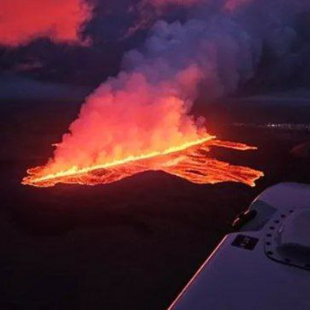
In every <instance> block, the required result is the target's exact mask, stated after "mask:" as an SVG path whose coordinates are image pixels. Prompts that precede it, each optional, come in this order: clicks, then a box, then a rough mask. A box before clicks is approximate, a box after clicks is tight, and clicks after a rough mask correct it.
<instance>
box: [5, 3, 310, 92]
mask: <svg viewBox="0 0 310 310" xmlns="http://www.w3.org/2000/svg"><path fill="white" fill-rule="evenodd" d="M309 7H310V6H309V4H307V2H306V1H301V0H300V1H289V0H286V1H279V0H275V1H265V0H256V1H254V0H252V1H250V0H238V1H237V0H229V1H224V0H221V1H220V0H216V1H215V0H213V1H210V0H190V1H180V0H170V1H161V0H153V1H150V0H149V1H147V0H144V1H132V0H117V1H101V0H97V1H92V0H84V1H80V0H69V1H66V2H65V3H63V2H62V1H57V0H48V1H44V2H42V1H31V2H28V1H27V2H26V1H18V0H2V1H1V2H0V12H1V13H0V14H1V23H0V46H1V48H0V70H1V75H0V80H1V83H2V85H3V87H2V94H1V93H0V97H1V98H4V97H8V98H10V97H12V98H13V97H14V96H15V95H14V94H16V96H17V95H18V93H23V91H24V90H25V89H26V88H28V90H27V91H26V90H25V96H26V97H27V96H28V95H29V96H30V97H31V98H33V97H35V94H34V93H38V96H39V93H41V92H42V91H41V89H40V86H42V89H43V92H44V89H45V88H46V87H55V91H56V89H58V91H59V92H60V94H64V96H66V95H68V94H69V95H70V94H72V93H71V90H70V87H72V86H79V87H81V88H80V90H79V91H78V90H76V91H77V92H78V93H81V95H82V94H85V92H86V93H87V92H90V91H91V90H92V89H94V88H96V86H97V85H99V84H100V83H101V82H103V81H104V80H105V79H106V78H107V77H109V76H115V75H116V74H117V73H118V72H119V70H120V68H121V66H122V65H121V64H122V60H123V57H124V54H125V53H126V52H128V51H130V50H131V49H136V48H140V47H141V46H143V44H144V42H145V40H146V38H147V37H149V36H151V35H152V28H153V27H154V24H156V23H158V21H160V20H164V21H167V22H168V23H169V24H171V23H174V22H178V21H180V22H181V23H185V22H186V21H188V20H204V21H206V22H208V21H209V20H211V19H212V18H213V19H214V18H218V17H219V16H221V18H222V19H224V18H226V20H231V21H232V22H233V23H237V24H238V25H241V27H242V29H243V31H246V32H248V33H250V35H251V36H252V35H253V33H255V34H256V36H257V38H255V39H256V40H257V44H258V45H260V47H259V48H257V51H254V52H253V55H254V53H256V54H257V56H255V57H258V59H257V63H256V64H255V66H254V67H253V72H252V73H251V75H252V76H251V78H250V79H247V80H246V81H244V82H242V83H239V86H238V89H237V90H242V91H244V90H245V89H246V91H247V92H250V93H254V94H256V93H260V92H268V91H272V90H283V89H286V90H287V88H308V87H309V82H308V80H307V78H306V77H307V75H308V72H309V66H310V65H309V63H310V61H309V36H310V32H309V31H310V30H309V29H310V27H309V14H310V13H309V12H310V8H309ZM202 8H203V10H202ZM8 29H10V30H9V31H8ZM220 31H225V30H220ZM244 52H245V53H247V51H244ZM228 69H229V67H228ZM38 81H40V82H38ZM44 82H46V83H50V85H49V86H48V85H47V86H44V85H40V84H41V83H42V84H43V83H44ZM60 84H66V85H67V87H68V91H67V93H66V91H65V90H64V86H63V85H60ZM248 84H249V85H250V86H249V87H248V86H247V85H248ZM29 85H31V87H28V86H29ZM245 85H246V87H245ZM29 88H30V89H29ZM32 89H33V91H32ZM71 89H72V88H71ZM16 90H17V92H16ZM237 90H235V91H237ZM249 90H250V91H249ZM32 92H33V93H32ZM56 93H57V91H56ZM39 97H40V96H39Z"/></svg>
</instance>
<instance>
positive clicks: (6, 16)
mask: <svg viewBox="0 0 310 310" xmlns="http://www.w3.org/2000/svg"><path fill="white" fill-rule="evenodd" d="M90 17H91V8H90V6H89V4H87V2H84V0H66V1H61V0H44V1H42V0H31V1H20V0H1V1H0V45H5V46H9V47H16V46H19V45H25V44H27V43H29V42H30V41H32V40H34V39H36V38H41V37H48V38H50V39H51V40H52V41H54V42H56V43H60V42H66V43H67V42H69V43H84V42H83V40H82V39H81V37H80V32H81V27H82V25H83V23H84V22H86V21H87V20H88V19H89V18H90Z"/></svg>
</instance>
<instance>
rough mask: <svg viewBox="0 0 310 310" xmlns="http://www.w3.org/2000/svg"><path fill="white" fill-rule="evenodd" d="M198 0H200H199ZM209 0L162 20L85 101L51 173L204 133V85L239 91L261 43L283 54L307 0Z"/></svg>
mask: <svg viewBox="0 0 310 310" xmlns="http://www.w3.org/2000/svg"><path fill="white" fill-rule="evenodd" d="M194 3H195V4H197V2H196V1H194ZM219 3H220V2H219V1H218V2H217V3H216V5H214V1H213V2H212V3H210V1H203V4H200V6H199V5H198V7H197V6H196V8H193V10H190V11H189V18H188V20H187V21H186V22H183V23H181V22H174V23H172V24H168V23H167V22H165V21H163V20H161V21H158V22H157V23H156V24H155V25H154V27H153V28H152V30H151V31H150V35H149V37H148V39H147V40H146V42H145V44H144V45H143V46H142V47H141V48H140V49H138V50H134V51H131V52H129V53H127V54H126V55H125V58H124V64H123V71H122V72H121V73H120V74H119V75H118V76H117V77H116V78H112V79H109V80H108V81H107V82H105V83H103V84H102V85H101V86H99V88H98V89H97V90H96V91H95V92H94V93H93V94H92V95H91V96H90V97H89V98H87V100H86V103H85V104H84V106H83V107H82V110H81V113H80V115H79V118H78V119H77V120H76V121H75V122H73V124H72V125H71V126H70V133H68V134H66V135H65V136H64V137H63V141H62V142H61V143H60V144H58V146H57V149H56V151H55V154H54V158H53V159H52V160H51V161H50V162H49V164H48V165H47V168H48V169H49V172H57V171H59V170H66V169H69V168H71V167H72V166H77V167H85V166H89V165H95V164H102V163H106V162H111V161H114V160H121V159H123V158H127V157H128V156H137V155H139V154H145V153H148V152H152V151H164V150H165V149H167V148H169V147H171V146H177V145H179V144H182V143H184V142H186V141H188V140H193V139H197V138H199V137H200V136H201V135H202V134H204V130H203V129H202V128H201V126H200V125H201V124H200V122H198V123H197V121H195V120H193V118H192V117H190V116H189V112H190V108H191V106H192V104H193V102H194V100H195V99H196V97H197V95H198V93H199V91H201V90H202V91H203V92H204V94H206V95H207V99H208V98H214V97H219V96H222V95H224V94H230V93H233V92H234V91H235V90H236V89H237V87H238V85H240V84H242V83H244V82H245V81H247V80H248V79H249V78H251V77H252V76H253V75H254V74H255V70H256V68H257V66H258V64H259V61H260V57H261V52H262V47H263V44H265V43H266V42H267V44H269V46H270V48H271V49H272V50H274V52H275V53H282V54H285V53H287V51H288V50H289V48H290V45H291V44H292V42H293V41H294V38H295V37H296V35H297V34H296V33H295V31H294V29H293V28H292V24H293V22H294V17H296V14H298V13H299V12H300V11H301V10H303V9H305V8H308V7H310V5H309V4H307V3H305V1H293V0H292V1H279V0H274V1H271V0H268V1H267V0H262V1H259V0H257V1H255V0H253V1H252V2H249V1H240V0H239V1H233V0H229V1H222V2H221V3H220V4H219Z"/></svg>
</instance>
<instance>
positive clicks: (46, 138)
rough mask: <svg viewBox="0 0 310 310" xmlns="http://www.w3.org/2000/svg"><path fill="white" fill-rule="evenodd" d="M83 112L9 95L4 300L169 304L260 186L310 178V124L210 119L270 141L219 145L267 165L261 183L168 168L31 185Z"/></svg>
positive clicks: (6, 304) (88, 306) (2, 188)
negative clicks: (303, 146)
mask: <svg viewBox="0 0 310 310" xmlns="http://www.w3.org/2000/svg"><path fill="white" fill-rule="evenodd" d="M221 109H222V110H221ZM263 109H265V110H263V111H262V110H257V111H255V110H253V109H249V108H240V107H239V110H238V109H236V110H233V109H231V108H229V109H227V107H226V108H225V107H223V108H219V109H218V110H216V109H215V110H214V109H213V110H212V113H211V112H210V116H209V118H210V119H211V120H216V119H217V118H219V119H221V117H222V118H223V119H224V120H225V121H227V120H228V119H229V121H232V120H236V121H241V120H243V121H246V120H249V121H250V120H252V119H253V118H255V117H256V118H257V116H258V115H260V121H261V122H264V121H266V120H267V121H270V120H269V119H268V118H270V119H273V117H272V115H278V114H276V112H275V109H276V108H272V107H271V108H270V107H264V108H263ZM303 109H304V110H303ZM284 110H285V109H281V115H280V118H281V117H282V116H283V115H284V116H283V117H284V118H285V120H284V119H276V120H275V121H281V120H282V121H287V120H290V119H293V120H294V119H296V114H298V113H299V114H302V116H303V117H304V118H305V119H309V120H310V117H309V118H308V116H310V113H309V112H310V108H307V107H303V108H302V109H301V110H300V109H296V108H289V109H287V110H286V113H285V111H284ZM77 111H78V106H77V105H73V104H71V103H69V102H68V103H62V104H60V103H53V104H48V103H45V104H44V105H43V104H39V103H31V104H30V103H20V102H19V103H16V102H15V103H14V102H11V103H5V104H4V103H3V104H0V113H1V114H0V115H1V124H0V135H1V140H2V141H1V149H0V171H1V184H0V194H1V196H0V197H1V198H0V199H1V208H0V249H1V250H0V253H1V254H0V309H1V310H6V309H10V310H11V309H18V310H19V309H27V310H28V309H31V310H36V309H40V310H41V309H53V310H54V309H57V310H58V309H61V310H62V309H64V310H71V309H74V310H96V309H100V310H102V309H113V310H116V309H126V310H127V309H135V310H138V309H145V310H153V309H154V310H160V309H165V308H167V306H168V305H169V304H170V303H171V302H172V301H173V299H174V298H175V297H176V295H177V294H178V293H179V292H180V290H181V289H182V288H183V286H184V285H185V284H186V283H187V282H188V280H189V279H190V277H191V276H192V275H193V273H194V272H195V271H196V270H197V268H198V267H199V266H200V265H201V263H202V262H203V261H204V260H205V259H206V258H207V256H208V255H209V254H210V252H211V251H212V249H213V248H214V247H215V246H216V244H217V243H218V242H219V241H220V240H221V238H222V237H223V236H224V235H225V234H226V233H228V232H229V231H230V223H231V222H232V220H233V219H234V217H235V216H236V214H237V213H239V212H240V211H242V210H244V209H245V208H247V206H248V205H249V203H250V202H251V201H252V200H253V199H254V197H255V196H256V195H257V194H259V193H260V192H261V191H262V190H263V189H265V188H266V187H268V186H269V185H272V184H274V183H277V182H280V181H300V182H309V183H310V162H307V161H306V160H305V161H302V160H296V159H293V158H292V157H291V156H290V154H289V151H290V149H291V148H292V147H293V146H295V145H296V144H299V143H301V142H305V141H307V140H310V133H306V132H305V133H300V132H298V133H296V132H295V133H294V132H285V131H270V130H262V129H259V130H258V129H244V128H233V127H229V126H223V125H222V126H220V125H218V124H216V125H211V126H210V127H211V128H212V129H213V131H215V132H216V133H217V134H218V135H219V137H221V138H223V139H226V140H232V141H240V142H246V143H249V144H252V145H256V146H258V147H259V150H258V151H257V152H237V151H232V150H223V149H216V150H214V151H212V153H211V154H212V155H214V156H216V157H217V158H218V159H223V160H227V161H229V162H231V163H236V164H242V165H248V166H251V167H253V168H257V169H261V170H263V171H264V172H265V173H266V177H265V178H263V179H261V180H260V181H258V186H257V187H256V188H250V187H247V186H245V185H242V184H232V183H225V184H218V185H194V184H191V183H189V182H187V181H185V180H182V179H179V178H177V177H174V176H171V175H166V174H164V173H161V172H156V173H155V172H148V173H143V174H141V175H136V176H134V177H131V178H129V179H125V180H123V181H120V182H117V183H114V184H110V185H104V186H95V187H82V186H75V185H74V186H72V185H71V186H69V185H58V186H56V187H53V188H48V189H37V188H32V187H25V186H22V185H20V180H21V178H22V177H23V176H24V175H25V170H26V168H27V167H32V166H36V165H39V164H43V163H44V162H45V161H46V159H47V158H48V157H49V156H50V154H51V152H52V149H51V147H50V145H51V143H53V142H57V141H59V140H60V137H61V135H62V134H63V133H64V132H65V131H66V129H67V127H68V124H69V123H70V121H71V120H73V119H74V118H75V116H76V114H77ZM233 111H237V112H235V114H234V112H233ZM238 111H239V112H238ZM268 111H269V112H268ZM238 113H239V114H238ZM307 113H309V114H307ZM282 114H283V115H282ZM223 115H224V116H225V117H223ZM264 117H265V119H264ZM297 119H298V118H297ZM309 122H310V121H309ZM81 147H82V146H81Z"/></svg>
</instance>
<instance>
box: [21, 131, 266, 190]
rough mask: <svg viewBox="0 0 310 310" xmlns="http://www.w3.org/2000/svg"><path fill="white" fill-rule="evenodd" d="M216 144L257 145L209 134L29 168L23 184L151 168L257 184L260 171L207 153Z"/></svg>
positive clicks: (99, 180)
mask: <svg viewBox="0 0 310 310" xmlns="http://www.w3.org/2000/svg"><path fill="white" fill-rule="evenodd" d="M215 146H217V147H225V148H230V149H235V150H240V151H247V150H255V149H256V148H255V147H250V146H247V145H245V144H242V143H232V142H225V141H220V140H216V139H215V137H213V136H209V137H205V138H202V139H200V140H196V141H192V142H188V143H185V144H183V145H181V146H179V147H174V148H170V149H167V150H166V151H165V152H162V153H158V152H153V153H149V154H144V155H141V156H136V157H128V158H125V159H124V160H119V161H114V162H110V163H105V164H102V165H96V166H91V167H85V168H80V169H79V168H77V167H72V168H71V169H69V170H66V171H60V172H57V173H54V174H45V172H44V167H37V168H33V169H29V170H28V173H29V176H27V177H25V178H24V179H23V184H25V185H32V186H37V187H50V186H54V185H56V184H57V183H66V184H83V185H97V184H107V183H112V182H116V181H119V180H122V179H124V178H127V177H130V176H132V175H134V174H137V173H141V172H144V171H150V170H153V171H164V172H166V173H169V174H172V175H176V176H178V177H181V178H184V179H186V180H188V181H190V182H192V183H196V184H215V183H220V182H227V181H231V182H241V183H244V184H247V185H249V186H255V181H256V180H257V179H259V178H260V177H262V176H263V173H262V172H260V171H257V170H254V169H251V168H248V167H242V166H234V165H230V164H229V163H226V162H222V161H218V160H216V159H214V158H210V157H208V155H207V153H208V152H209V151H210V149H211V148H212V147H215Z"/></svg>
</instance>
